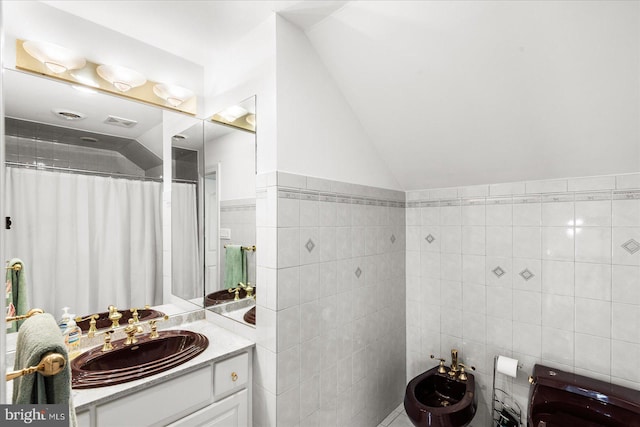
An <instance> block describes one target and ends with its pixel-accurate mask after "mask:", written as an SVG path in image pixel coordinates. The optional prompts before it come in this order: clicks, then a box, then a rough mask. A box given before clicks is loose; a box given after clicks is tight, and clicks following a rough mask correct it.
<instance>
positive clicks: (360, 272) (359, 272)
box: [355, 267, 362, 279]
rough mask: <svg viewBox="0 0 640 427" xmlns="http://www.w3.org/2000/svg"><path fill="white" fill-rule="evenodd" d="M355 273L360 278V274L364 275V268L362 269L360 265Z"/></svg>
mask: <svg viewBox="0 0 640 427" xmlns="http://www.w3.org/2000/svg"><path fill="white" fill-rule="evenodd" d="M355 275H356V277H357V278H358V279H359V278H360V276H361V275H362V270H360V267H358V268H356V271H355Z"/></svg>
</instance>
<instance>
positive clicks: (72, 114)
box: [51, 108, 87, 120]
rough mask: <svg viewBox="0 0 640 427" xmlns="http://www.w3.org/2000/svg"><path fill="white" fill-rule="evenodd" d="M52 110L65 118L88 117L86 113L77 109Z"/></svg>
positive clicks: (78, 118)
mask: <svg viewBox="0 0 640 427" xmlns="http://www.w3.org/2000/svg"><path fill="white" fill-rule="evenodd" d="M51 112H52V113H53V114H55V115H56V116H58V117H60V118H61V119H64V120H82V119H84V118H85V117H87V115H86V114H82V113H78V112H76V111H70V110H63V109H60V108H56V109H54V110H51Z"/></svg>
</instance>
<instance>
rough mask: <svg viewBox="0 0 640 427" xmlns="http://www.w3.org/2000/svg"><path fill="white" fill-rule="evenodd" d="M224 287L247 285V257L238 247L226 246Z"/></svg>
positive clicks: (240, 247)
mask: <svg viewBox="0 0 640 427" xmlns="http://www.w3.org/2000/svg"><path fill="white" fill-rule="evenodd" d="M224 258H225V259H224V287H225V288H226V289H231V288H235V287H236V286H238V282H242V283H247V255H246V254H245V252H244V249H242V246H240V245H227V246H226V250H225V257H224Z"/></svg>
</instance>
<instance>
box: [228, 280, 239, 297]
mask: <svg viewBox="0 0 640 427" xmlns="http://www.w3.org/2000/svg"><path fill="white" fill-rule="evenodd" d="M240 283H242V282H240ZM240 289H242V288H241V287H240V286H237V287H235V288H231V289H229V293H232V292H235V293H236V295H235V296H234V298H233V300H234V301H238V300H239V299H240Z"/></svg>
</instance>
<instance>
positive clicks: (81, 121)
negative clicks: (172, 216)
mask: <svg viewBox="0 0 640 427" xmlns="http://www.w3.org/2000/svg"><path fill="white" fill-rule="evenodd" d="M4 95H5V111H6V117H7V118H6V129H5V133H6V135H5V139H6V144H5V145H6V172H5V173H6V188H5V192H4V194H5V196H4V197H5V198H4V203H5V206H6V212H7V215H9V216H11V221H12V226H11V229H10V230H7V231H6V233H5V236H6V239H5V241H4V242H3V244H4V245H5V246H4V253H5V255H6V257H7V259H11V258H18V259H20V260H22V261H23V263H24V276H23V277H24V279H25V281H26V288H27V291H28V292H27V293H28V304H27V307H38V308H42V309H44V310H45V311H46V312H48V313H51V314H53V315H54V317H56V318H59V316H60V314H61V308H62V307H65V306H67V307H70V308H71V309H70V313H73V314H77V315H87V314H91V313H98V312H105V311H106V310H107V308H108V306H110V305H114V306H116V307H118V309H119V310H120V311H121V312H125V311H129V309H130V308H136V307H139V308H142V307H144V306H145V305H147V304H148V305H151V306H154V305H158V304H162V302H163V299H162V289H163V276H162V271H163V269H162V255H163V253H162V249H163V248H162V229H163V228H162V197H163V187H162V173H163V159H162V152H163V121H162V118H163V110H162V109H160V108H156V107H152V106H149V105H146V104H141V103H137V102H133V101H130V100H126V99H122V98H119V97H116V96H110V95H106V94H103V93H96V92H94V93H88V92H86V91H82V92H81V91H78V90H75V89H74V88H73V87H72V86H71V85H68V84H66V83H62V82H59V81H55V80H51V79H47V78H43V77H40V76H33V75H30V74H27V73H22V72H18V71H14V70H4ZM176 114H177V113H176ZM200 292H201V291H200ZM200 295H201V293H200Z"/></svg>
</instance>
